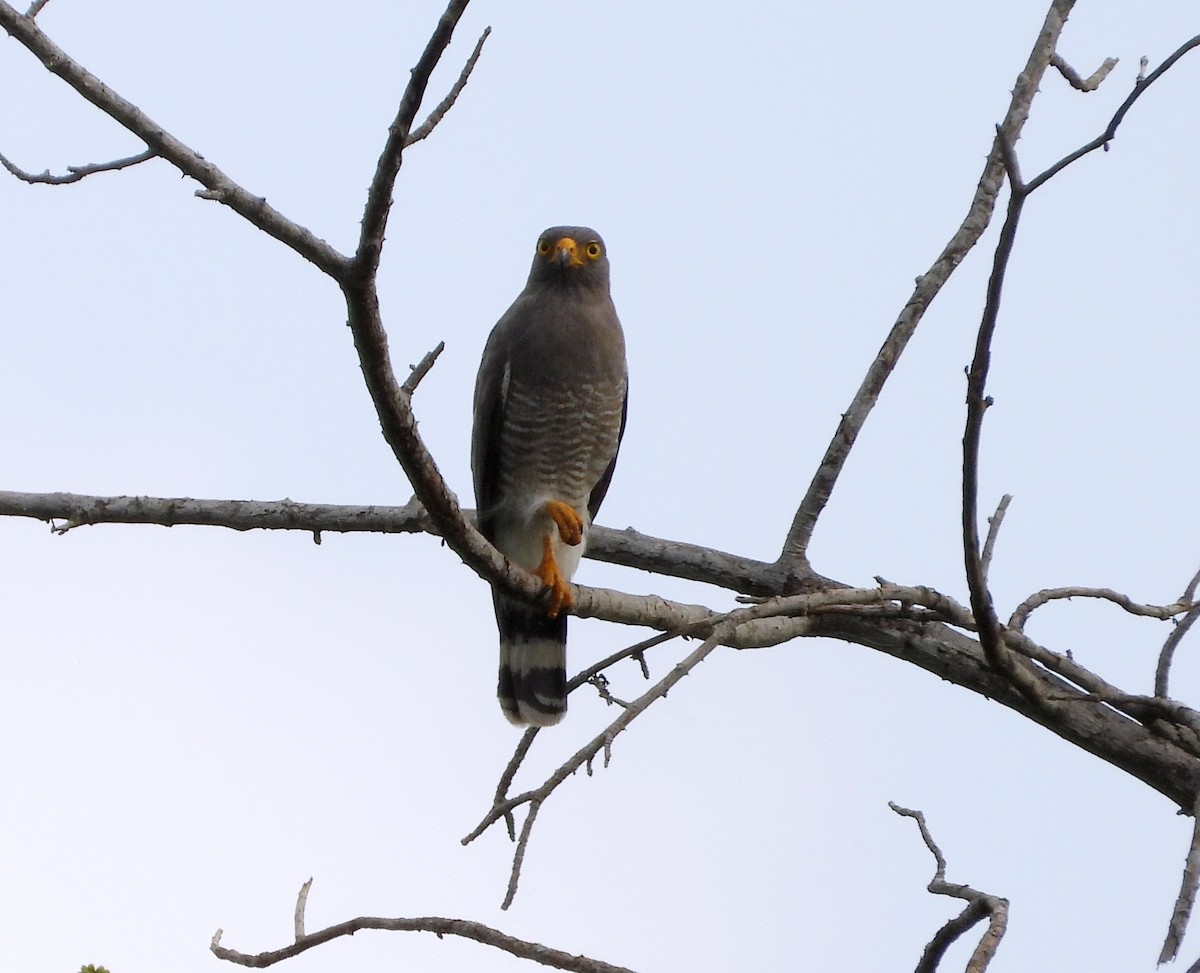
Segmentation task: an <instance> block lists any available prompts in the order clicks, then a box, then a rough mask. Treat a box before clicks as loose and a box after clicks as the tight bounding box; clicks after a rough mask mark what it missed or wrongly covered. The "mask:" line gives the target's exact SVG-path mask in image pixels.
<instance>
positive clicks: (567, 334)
mask: <svg viewBox="0 0 1200 973" xmlns="http://www.w3.org/2000/svg"><path fill="white" fill-rule="evenodd" d="M627 387H628V381H627V373H626V367H625V338H624V335H623V334H622V333H621V322H620V321H618V320H617V312H616V309H615V308H614V307H613V302H612V298H611V297H610V296H609V292H608V251H607V250H606V249H605V246H604V241H603V240H602V239H600V235H599V234H598V233H596V231H595V230H591V229H588V228H587V227H583V226H555V227H551V228H550V229H548V230H546V231H545V232H544V233H543V234H542V235H541V236H540V237H538V241H537V249H536V253H535V254H534V258H533V269H532V270H530V272H529V281H528V282H527V283H526V284H525V289H524V290H523V291H521V293H520V295H519V296H518V297H517V299H516V301H514V302H513V305H512V307H510V308H509V309H508V310H507V311H506V312H504V315H503V317H501V318H500V320H499V322H498V323H497V324H496V327H495V328H493V329H492V333H491V335H490V336H489V337H488V341H487V345H486V346H485V348H484V350H483V361H482V362H481V363H480V366H479V377H478V379H477V380H476V382H475V423H474V429H473V431H472V434H471V472H472V474H473V475H474V480H475V501H476V506H477V508H478V511H479V529H480V530H481V531H482V532H483V534H484V536H485V537H487V539H488V540H490V541H491V542H492V543H493V544H494V545H495V546H496V547H497V548H498V549H499V550H500V552H501V553H502V554H504V556H505V557H507V558H508V559H509V560H510V561H513V562H514V563H516V564H519V565H520V566H521V567H523V568H525V569H526V570H527V571H532V572H533V573H534V574H536V575H537V576H538V577H540V578H541V579H542V581H543V583H544V584H545V585H546V589H547V592H546V597H545V598H544V599H542V600H541V601H539V602H538V603H536V604H526V603H524V602H521V601H518V600H516V599H513V598H510V597H509V596H508V595H505V594H503V593H502V592H500V591H497V590H495V589H493V591H492V601H493V603H494V605H495V609H496V625H497V627H498V628H499V629H500V684H499V689H498V690H497V695H498V696H499V697H500V708H501V709H502V710H503V711H504V715H505V716H507V717H508V719H509V720H510V721H511V722H513V723H516V724H526V723H528V724H532V725H534V726H550V725H551V724H554V723H557V722H558V721H559V720H561V719H562V718H563V715H564V714H565V713H566V711H567V669H566V658H567V616H566V614H565V612H564V609H567V608H570V607H571V589H570V587H569V586H568V584H567V582H568V581H569V580H570V578H571V576H572V575H573V574H574V573H575V569H576V568H577V567H578V566H579V561H580V559H581V558H582V556H583V549H584V545H585V543H586V541H587V532H588V528H589V527H590V526H591V523H592V519H593V518H594V517H595V516H596V511H597V510H599V509H600V503H601V501H603V499H604V494H605V493H606V492H607V491H608V484H609V481H610V480H611V479H612V473H613V467H614V466H615V465H616V462H617V449H618V448H619V446H620V444H621V435H622V433H623V432H624V431H625V406H626V399H627Z"/></svg>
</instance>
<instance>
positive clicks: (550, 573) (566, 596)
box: [533, 504, 578, 618]
mask: <svg viewBox="0 0 1200 973" xmlns="http://www.w3.org/2000/svg"><path fill="white" fill-rule="evenodd" d="M564 506H566V505H565V504H564ZM567 509H568V510H570V509H571V508H570V507H567ZM576 543H578V542H576ZM533 573H534V574H536V575H537V576H538V577H539V578H541V579H542V584H544V585H545V586H546V587H547V588H548V589H549V591H550V596H549V600H548V601H547V603H546V615H547V616H549V617H550V618H558V615H559V613H560V612H561V611H562V610H563V609H564V608H570V607H571V605H573V604H574V603H575V599H574V598H572V597H571V586H570V585H569V584H567V579H566V578H564V577H563V576H562V572H561V571H559V569H558V561H557V560H555V558H554V539H553V538H552V537H551V535H550V534H547V535H546V536H545V537H543V538H542V563H541V564H539V565H538V566H537V569H536V570H535V571H534V572H533Z"/></svg>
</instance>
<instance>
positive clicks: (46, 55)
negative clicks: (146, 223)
mask: <svg viewBox="0 0 1200 973" xmlns="http://www.w3.org/2000/svg"><path fill="white" fill-rule="evenodd" d="M35 6H36V4H35ZM38 9H40V8H38ZM30 10H31V11H32V12H34V13H36V11H35V10H33V8H32V7H31V8H30ZM0 27H3V28H4V30H5V31H7V32H8V34H9V36H10V37H12V38H14V39H15V40H17V41H18V42H19V43H21V44H22V45H23V46H24V47H25V48H26V49H27V50H28V51H29V52H30V53H31V54H33V56H34V57H36V58H37V59H38V60H39V61H41V62H42V65H43V67H45V68H46V70H47V71H50V72H51V73H52V74H56V75H57V76H58V77H60V78H62V79H63V80H64V81H65V82H66V83H67V84H69V85H70V86H71V87H72V88H74V89H75V90H76V91H77V92H78V93H79V94H80V95H82V96H83V97H84V98H86V99H87V100H88V101H90V102H91V103H92V104H93V105H95V106H96V107H97V108H99V109H100V110H101V111H102V112H104V113H105V114H106V115H108V116H109V117H110V118H112V119H113V120H114V121H116V122H117V123H118V124H120V125H121V126H123V127H124V128H126V129H128V130H129V131H130V132H132V133H133V134H134V135H136V136H137V137H138V138H140V139H141V140H142V141H143V142H145V143H146V147H147V151H150V152H152V153H153V154H154V155H156V156H159V157H160V158H162V159H165V160H166V161H167V162H169V163H170V164H171V165H173V166H175V167H176V168H177V169H179V171H180V172H182V173H183V174H184V175H187V176H191V177H192V178H193V179H195V180H196V181H197V182H198V183H200V184H201V185H202V186H204V190H203V191H202V192H200V193H198V195H201V196H203V198H205V199H213V200H217V201H218V202H221V203H224V204H225V205H226V206H228V207H229V208H230V209H232V210H233V211H234V212H236V213H237V214H238V215H239V216H242V217H243V218H244V219H246V220H248V221H249V222H250V223H252V224H253V225H254V226H256V227H258V228H259V229H260V230H262V231H263V232H264V233H267V234H269V235H270V236H272V237H274V238H275V239H276V240H278V241H279V242H280V243H283V244H285V245H287V246H289V247H291V248H292V249H293V250H295V251H296V252H297V253H298V254H300V256H302V257H303V258H304V259H305V260H308V261H310V262H311V263H313V264H315V265H316V266H317V267H318V268H319V269H320V270H321V271H323V272H324V273H326V274H328V275H329V276H331V277H333V278H335V279H339V278H340V277H341V276H342V275H343V274H345V272H346V269H347V266H348V263H349V262H348V260H347V258H346V257H344V256H343V255H342V254H340V253H338V252H337V251H336V250H334V249H333V247H331V246H330V245H329V244H328V243H326V242H325V241H324V240H320V239H318V238H317V237H316V236H314V235H313V233H312V232H311V231H310V230H308V229H307V228H305V227H303V226H300V225H299V224H298V223H294V222H292V221H291V220H289V219H288V218H287V217H285V216H284V215H283V214H282V213H280V212H279V211H278V210H275V209H273V208H272V207H271V206H269V205H267V201H266V200H265V199H263V198H262V197H260V196H254V195H252V194H251V193H249V192H247V191H246V190H245V189H243V188H242V187H241V186H239V185H238V184H237V183H236V182H234V181H233V180H232V179H230V178H229V177H228V176H227V175H225V173H223V172H222V171H221V170H220V169H218V168H217V167H216V166H215V165H213V164H212V163H211V162H209V161H208V160H207V159H205V158H204V156H202V155H200V153H198V152H196V151H195V150H194V149H191V148H189V147H188V146H186V145H184V144H183V143H182V142H181V141H179V139H177V138H175V136H173V135H171V134H170V133H169V132H167V131H166V130H165V129H164V128H163V127H162V126H161V125H159V124H158V123H157V122H155V121H154V120H153V119H151V118H150V117H149V116H147V115H146V113H145V112H143V111H142V110H141V109H140V108H138V107H137V105H135V104H133V103H132V102H130V101H127V100H126V99H124V98H122V97H121V96H120V95H118V94H117V93H116V92H115V91H113V90H112V89H111V88H109V87H108V86H107V85H106V84H104V83H103V82H102V81H101V80H100V79H99V78H97V77H96V76H95V75H93V74H91V73H90V72H89V71H87V70H85V69H84V68H83V67H82V66H80V65H79V64H77V63H76V62H75V61H74V60H72V59H71V58H70V57H69V56H68V55H67V54H66V52H65V51H63V50H62V49H61V48H59V47H58V46H57V45H56V44H55V43H54V42H53V41H51V40H50V38H49V37H47V36H46V35H45V34H44V33H43V32H42V30H41V28H39V27H38V26H37V24H36V23H35V22H34V20H33V17H32V16H30V15H22V14H19V13H17V11H16V10H15V9H14V8H13V7H12V5H11V4H9V3H6V2H4V0H0Z"/></svg>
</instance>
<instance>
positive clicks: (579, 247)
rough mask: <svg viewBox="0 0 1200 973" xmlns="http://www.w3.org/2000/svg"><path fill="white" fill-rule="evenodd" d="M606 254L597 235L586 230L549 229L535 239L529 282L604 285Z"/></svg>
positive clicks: (606, 263)
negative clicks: (553, 281) (555, 280)
mask: <svg viewBox="0 0 1200 973" xmlns="http://www.w3.org/2000/svg"><path fill="white" fill-rule="evenodd" d="M607 278H608V251H607V249H606V248H605V246H604V241H603V240H602V239H601V238H600V234H599V233H597V232H596V231H595V230H593V229H590V228H589V227H586V226H552V227H550V228H549V229H548V230H545V231H543V233H542V234H541V236H539V237H538V242H537V252H536V254H535V256H534V258H533V271H532V272H531V274H530V279H531V280H549V279H559V280H569V281H573V282H575V281H577V282H579V283H584V282H592V281H595V282H598V283H603V282H605V281H607Z"/></svg>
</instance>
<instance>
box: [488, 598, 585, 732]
mask: <svg viewBox="0 0 1200 973" xmlns="http://www.w3.org/2000/svg"><path fill="white" fill-rule="evenodd" d="M492 598H493V601H494V603H495V606H496V624H497V626H498V627H499V629H500V681H499V685H498V687H497V690H496V695H497V696H498V697H499V699H500V708H501V709H502V710H503V711H504V715H505V716H506V717H507V718H508V721H509V722H510V723H515V724H517V725H518V726H522V725H526V724H528V725H530V726H553V725H554V724H555V723H557V722H559V721H560V720H561V719H562V718H563V717H564V716H565V715H566V713H567V616H566V613H563V614H561V615H559V616H558V617H557V618H548V617H547V616H546V612H545V609H544V608H540V607H538V606H536V605H526V604H523V603H522V602H519V601H514V600H513V599H511V598H507V597H505V596H504V595H500V594H493V596H492Z"/></svg>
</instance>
